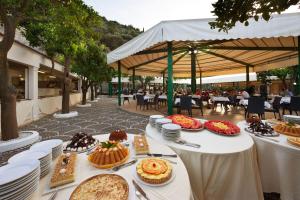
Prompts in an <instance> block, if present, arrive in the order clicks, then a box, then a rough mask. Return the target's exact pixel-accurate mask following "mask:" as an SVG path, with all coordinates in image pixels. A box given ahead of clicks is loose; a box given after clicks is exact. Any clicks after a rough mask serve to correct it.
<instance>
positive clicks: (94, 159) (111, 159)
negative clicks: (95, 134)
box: [88, 141, 129, 169]
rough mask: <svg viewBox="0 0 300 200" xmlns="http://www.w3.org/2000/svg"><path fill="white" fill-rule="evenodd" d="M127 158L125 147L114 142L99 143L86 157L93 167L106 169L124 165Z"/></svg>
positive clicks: (127, 153)
mask: <svg viewBox="0 0 300 200" xmlns="http://www.w3.org/2000/svg"><path fill="white" fill-rule="evenodd" d="M128 157H129V150H128V148H127V147H125V146H124V145H122V144H121V143H119V142H116V141H107V142H101V144H100V145H99V146H97V147H96V149H95V150H94V151H93V152H92V153H91V154H90V155H89V156H88V160H89V161H90V163H91V164H92V165H93V166H95V167H97V168H101V169H106V168H112V167H114V166H116V165H120V164H122V163H124V162H125V161H126V160H127V159H128Z"/></svg>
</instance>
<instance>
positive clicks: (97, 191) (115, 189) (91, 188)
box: [70, 174, 129, 200]
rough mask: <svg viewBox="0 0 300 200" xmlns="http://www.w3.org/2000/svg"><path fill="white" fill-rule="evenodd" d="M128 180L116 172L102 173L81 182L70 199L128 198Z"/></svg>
mask: <svg viewBox="0 0 300 200" xmlns="http://www.w3.org/2000/svg"><path fill="white" fill-rule="evenodd" d="M128 196H129V186H128V183H127V181H126V180H125V179H124V178H123V177H121V176H119V175H116V174H100V175H96V176H93V177H90V178H88V179H86V180H85V181H83V182H82V183H80V184H79V185H78V186H77V187H76V189H75V190H74V191H73V192H72V194H71V197H70V200H91V199H93V200H103V199H105V200H127V199H128Z"/></svg>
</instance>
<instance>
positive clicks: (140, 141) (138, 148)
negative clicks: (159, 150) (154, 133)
mask: <svg viewBox="0 0 300 200" xmlns="http://www.w3.org/2000/svg"><path fill="white" fill-rule="evenodd" d="M133 146H134V149H135V154H136V155H139V154H147V153H149V145H148V142H147V139H146V136H144V135H136V136H134V140H133Z"/></svg>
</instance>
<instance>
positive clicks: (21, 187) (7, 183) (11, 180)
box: [0, 159, 40, 200]
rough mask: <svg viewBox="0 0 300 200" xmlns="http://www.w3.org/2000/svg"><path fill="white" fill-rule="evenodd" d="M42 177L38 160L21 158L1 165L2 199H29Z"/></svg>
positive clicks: (0, 184)
mask: <svg viewBox="0 0 300 200" xmlns="http://www.w3.org/2000/svg"><path fill="white" fill-rule="evenodd" d="M39 179H40V162H39V161H38V160H35V159H34V160H20V161H18V162H14V163H9V164H7V165H5V166H3V167H0V199H1V200H4V199H5V200H27V199H31V197H32V196H33V193H34V192H35V191H36V190H37V188H38V185H39Z"/></svg>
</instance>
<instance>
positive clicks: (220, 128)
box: [204, 120, 240, 136]
mask: <svg viewBox="0 0 300 200" xmlns="http://www.w3.org/2000/svg"><path fill="white" fill-rule="evenodd" d="M204 127H205V128H207V129H208V130H210V131H211V132H214V133H217V134H221V135H228V136H232V135H237V134H239V133H240V128H239V127H238V126H237V125H235V124H233V123H231V122H229V121H222V120H210V121H206V122H205V123H204Z"/></svg>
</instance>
